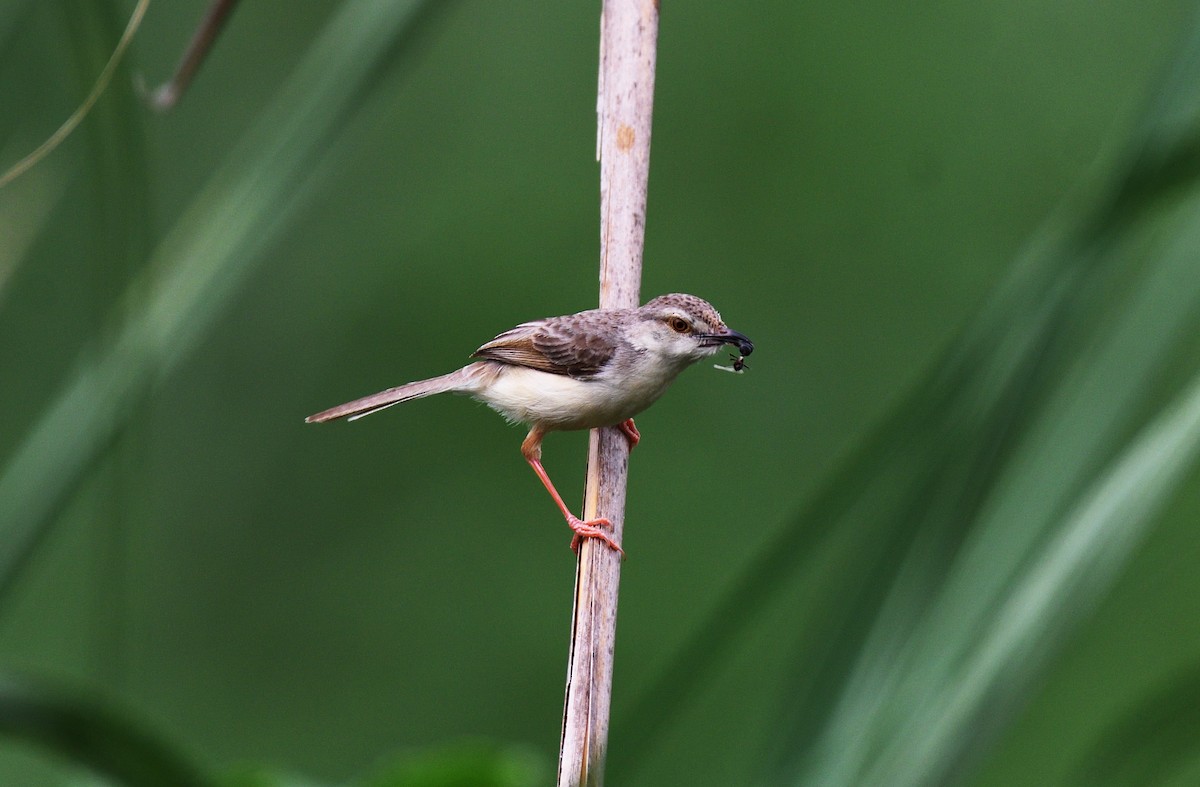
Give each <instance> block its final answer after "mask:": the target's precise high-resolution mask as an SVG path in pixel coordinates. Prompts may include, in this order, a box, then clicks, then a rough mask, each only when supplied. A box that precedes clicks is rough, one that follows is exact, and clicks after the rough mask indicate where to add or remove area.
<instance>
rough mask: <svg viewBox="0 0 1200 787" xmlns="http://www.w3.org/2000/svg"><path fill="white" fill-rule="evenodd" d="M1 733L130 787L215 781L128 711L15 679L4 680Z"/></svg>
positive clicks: (197, 785)
mask: <svg viewBox="0 0 1200 787" xmlns="http://www.w3.org/2000/svg"><path fill="white" fill-rule="evenodd" d="M0 737H6V738H7V737H11V738H15V739H18V740H23V741H25V742H27V743H31V744H34V745H37V746H39V747H41V748H43V749H46V750H48V751H50V752H52V753H54V754H56V755H59V756H60V757H62V758H64V759H66V760H69V761H70V762H72V763H73V764H74V765H76V766H79V767H84V768H87V769H88V770H90V771H91V772H93V773H95V774H98V775H102V776H104V777H107V778H110V779H112V781H113V783H115V784H123V785H129V787H163V785H172V787H203V786H204V785H210V784H212V782H211V781H210V780H209V779H208V778H206V777H204V776H202V775H201V774H200V771H199V770H197V769H196V768H195V767H194V766H193V765H192V764H190V763H188V762H186V761H185V760H184V759H183V758H182V757H181V756H180V755H179V753H178V752H176V751H174V750H172V749H171V748H169V747H168V746H166V745H165V744H164V743H163V741H161V740H160V739H159V738H158V737H156V736H155V735H153V734H150V733H149V732H148V731H147V730H146V729H145V728H144V727H143V726H141V725H138V724H136V723H134V722H133V721H132V720H130V719H129V718H127V717H126V716H125V715H124V714H122V713H118V712H116V711H115V710H112V709H110V708H106V707H103V706H102V705H99V704H97V703H94V702H85V701H82V700H80V699H79V698H74V697H67V696H65V695H63V694H61V693H58V692H51V691H47V690H46V689H44V688H42V687H39V686H35V685H31V684H29V683H27V682H25V681H20V680H17V679H14V678H11V677H6V678H2V679H0Z"/></svg>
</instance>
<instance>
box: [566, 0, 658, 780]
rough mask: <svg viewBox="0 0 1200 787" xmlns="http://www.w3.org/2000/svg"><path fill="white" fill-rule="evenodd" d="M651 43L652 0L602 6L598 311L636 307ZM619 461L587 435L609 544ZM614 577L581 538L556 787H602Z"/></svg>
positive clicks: (594, 496)
mask: <svg viewBox="0 0 1200 787" xmlns="http://www.w3.org/2000/svg"><path fill="white" fill-rule="evenodd" d="M657 40H658V3H657V2H654V0H605V2H604V8H603V10H602V12H601V19H600V89H599V96H598V101H597V107H596V110H597V115H598V124H599V128H598V140H597V154H598V156H599V158H600V306H601V308H628V307H634V306H637V304H638V291H639V289H640V288H641V275H642V248H643V244H644V240H645V226H646V188H647V182H648V179H649V173H650V117H651V110H652V108H653V103H654V62H655V48H656V45H657ZM628 458H629V441H628V440H627V439H626V437H625V435H624V434H623V433H622V432H621V431H620V430H619V429H593V430H592V433H591V439H590V442H589V447H588V472H587V486H586V489H585V492H584V510H583V518H584V519H595V518H597V517H604V518H605V519H608V520H609V521H610V522H612V525H613V532H612V535H613V538H614V540H615V541H616V542H617V543H621V541H622V537H623V533H624V525H625V482H626V476H627V470H628ZM620 572H621V560H620V556H619V555H618V554H617V552H616V551H614V550H613V549H610V548H609V547H608V546H607V545H606V544H604V543H602V542H600V541H598V540H596V539H592V538H589V539H585V540H584V542H583V545H582V547H581V549H580V551H579V563H578V567H577V569H576V574H575V605H574V613H573V614H574V618H573V622H572V626H571V654H570V664H569V666H568V671H567V696H566V705H565V708H564V710H563V731H562V746H561V750H560V752H559V763H558V784H559V786H560V787H576V786H577V785H600V784H602V783H603V774H604V758H605V753H606V749H607V746H608V714H609V705H610V700H611V696H612V675H613V652H614V643H615V640H616V627H617V588H618V584H619V581H620V576H621V573H620Z"/></svg>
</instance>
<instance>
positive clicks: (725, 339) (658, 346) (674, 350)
mask: <svg viewBox="0 0 1200 787" xmlns="http://www.w3.org/2000/svg"><path fill="white" fill-rule="evenodd" d="M637 317H638V319H637V322H636V325H635V326H634V331H633V335H632V336H631V337H630V339H631V341H632V342H633V344H634V345H635V346H638V347H639V348H641V349H644V350H646V351H649V352H653V353H655V354H657V355H660V356H662V357H664V358H669V359H672V360H675V361H681V362H683V363H685V364H687V363H693V362H695V361H699V360H701V359H703V358H707V357H708V356H710V355H712V354H713V353H715V352H716V351H717V350H719V349H720V348H721V347H722V346H723V345H726V344H731V345H734V346H735V347H737V350H738V352H739V353H741V354H742V355H743V356H746V355H749V354H750V353H752V352H754V343H753V342H751V341H750V340H749V339H747V338H746V337H745V336H744V335H742V334H740V333H738V332H737V331H732V330H730V329H729V327H728V326H726V325H725V323H724V322H723V321H722V320H721V315H720V314H718V313H717V310H716V309H714V308H713V307H712V304H710V303H709V302H708V301H706V300H703V299H701V298H697V297H696V296H695V295H685V294H683V293H672V294H670V295H660V296H658V297H657V298H655V299H654V300H652V301H649V302H647V303H646V305H645V306H642V307H641V308H640V309H638V310H637Z"/></svg>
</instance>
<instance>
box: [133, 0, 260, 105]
mask: <svg viewBox="0 0 1200 787" xmlns="http://www.w3.org/2000/svg"><path fill="white" fill-rule="evenodd" d="M237 4H238V0H213V1H212V3H211V4H210V5H209V6H208V11H207V12H205V14H204V19H203V20H202V21H201V22H200V26H199V27H197V28H196V32H195V33H194V34H193V35H192V40H191V42H190V43H189V44H188V48H187V51H185V52H184V53H183V57H182V58H181V59H180V61H179V65H178V66H176V68H175V74H174V75H173V76H172V77H171V79H170V81H168V82H165V83H163V84H162V85H159V86H158V87H157V88H155V90H154V92H153V93H151V94H150V95H149V97H148V98H149V101H150V106H152V107H154V108H155V109H157V110H158V111H160V112H165V111H167V110H168V109H171V108H173V107H174V106H175V104H176V103H178V101H179V99H180V97H181V96H182V95H183V93H184V91H185V90H187V89H188V85H190V84H191V83H192V77H194V76H196V71H197V70H199V68H200V64H201V63H203V62H204V58H205V57H206V56H207V55H208V51H209V50H210V49H212V45H213V43H214V42H215V41H216V40H217V36H218V35H220V33H221V28H223V27H224V26H225V22H226V21H228V19H229V15H230V14H231V13H233V9H234V8H235V7H236V6H237Z"/></svg>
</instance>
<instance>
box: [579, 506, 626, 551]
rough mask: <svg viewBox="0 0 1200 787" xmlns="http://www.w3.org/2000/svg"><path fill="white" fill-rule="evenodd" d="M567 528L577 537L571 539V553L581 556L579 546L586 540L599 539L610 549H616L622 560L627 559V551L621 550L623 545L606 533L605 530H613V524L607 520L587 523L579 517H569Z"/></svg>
mask: <svg viewBox="0 0 1200 787" xmlns="http://www.w3.org/2000/svg"><path fill="white" fill-rule="evenodd" d="M567 526H568V527H570V528H571V529H572V530H574V531H575V537H574V538H572V539H571V551H572V552H574V553H575V554H576V555H578V554H579V546H580V544H582V543H583V539H585V538H598V539H600V540H601V541H603V542H604V543H605V544H608V546H609V548H610V549H614V550H616V551H617V552H619V553H620V554H621V559H622V560H624V559H625V550H624V549H621V545H620V544H618V543H617V542H616V541H613V540H612V536H610V535H609V534H608V533H605V532H604V530H605V528H607V529H608V530H612V522H609V521H608V520H607V519H604V518H601V519H589V520H587V521H586V522H585V521H583V520H582V519H580V518H579V517H577V516H568V517H567Z"/></svg>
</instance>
